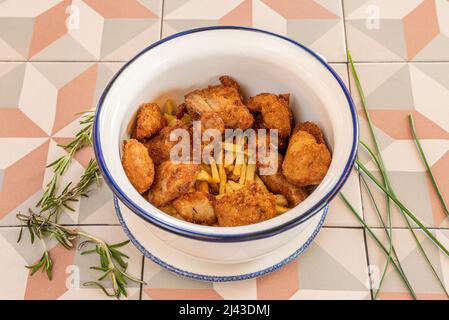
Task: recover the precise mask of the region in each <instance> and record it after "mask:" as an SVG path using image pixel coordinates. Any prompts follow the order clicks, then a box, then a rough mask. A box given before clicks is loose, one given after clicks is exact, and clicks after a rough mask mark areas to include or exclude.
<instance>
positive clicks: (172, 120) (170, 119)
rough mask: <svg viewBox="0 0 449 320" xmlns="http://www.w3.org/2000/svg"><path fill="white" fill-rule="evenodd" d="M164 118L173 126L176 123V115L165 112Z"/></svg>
mask: <svg viewBox="0 0 449 320" xmlns="http://www.w3.org/2000/svg"><path fill="white" fill-rule="evenodd" d="M164 118H165V119H166V120H167V123H168V125H169V126H172V125H174V124H176V117H175V116H173V115H171V114H167V113H164Z"/></svg>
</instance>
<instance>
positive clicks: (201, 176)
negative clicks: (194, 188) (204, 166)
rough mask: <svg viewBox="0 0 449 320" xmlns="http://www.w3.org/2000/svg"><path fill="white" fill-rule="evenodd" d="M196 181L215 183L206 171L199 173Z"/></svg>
mask: <svg viewBox="0 0 449 320" xmlns="http://www.w3.org/2000/svg"><path fill="white" fill-rule="evenodd" d="M196 180H199V181H206V182H209V183H214V181H213V179H212V177H211V175H210V174H209V173H207V172H206V171H204V170H201V171H200V173H198V175H197V176H196Z"/></svg>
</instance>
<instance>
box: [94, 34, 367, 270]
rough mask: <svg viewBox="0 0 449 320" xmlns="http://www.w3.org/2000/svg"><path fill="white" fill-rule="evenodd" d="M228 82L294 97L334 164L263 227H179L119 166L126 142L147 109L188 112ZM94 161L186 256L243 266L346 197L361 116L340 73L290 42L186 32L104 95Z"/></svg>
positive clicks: (135, 62) (157, 46)
mask: <svg viewBox="0 0 449 320" xmlns="http://www.w3.org/2000/svg"><path fill="white" fill-rule="evenodd" d="M224 74H226V75H230V76H231V77H233V78H235V79H236V80H237V81H238V82H239V83H240V85H241V88H242V93H243V95H244V96H245V97H249V96H251V95H255V94H257V93H261V92H274V93H291V102H290V107H291V109H292V112H293V115H294V118H295V121H296V122H298V121H306V120H308V121H313V122H315V123H317V124H318V125H319V126H320V127H321V128H322V130H323V132H324V134H325V138H326V141H327V143H328V145H329V147H330V149H331V150H332V156H333V158H332V162H331V165H330V168H329V171H328V173H327V175H326V177H325V178H324V180H323V181H322V183H321V184H320V185H319V186H318V187H317V188H316V189H315V191H314V192H313V193H312V194H311V195H310V196H309V197H308V198H307V199H306V200H305V201H303V202H302V203H301V204H299V205H298V206H296V207H295V208H293V209H291V210H290V211H288V212H287V213H285V214H283V215H280V216H278V217H276V218H273V219H271V220H268V221H264V222H261V223H257V224H253V225H248V226H241V227H229V228H219V227H211V226H201V225H196V224H192V223H188V222H185V221H181V220H178V219H176V218H174V217H171V216H170V215H168V214H166V213H164V212H162V211H161V210H159V209H158V208H156V207H154V206H153V205H151V204H150V203H149V202H147V201H146V200H145V199H144V198H143V197H142V196H141V195H140V194H139V193H138V192H137V191H136V190H135V189H134V187H133V186H132V185H131V183H130V182H129V180H128V178H127V177H126V174H125V172H124V170H123V168H122V165H121V142H122V141H123V140H124V139H126V138H128V136H129V133H128V132H129V130H128V127H129V123H130V122H131V121H132V119H133V117H134V115H135V113H136V111H137V109H138V107H139V105H140V104H141V103H143V102H147V101H155V102H158V103H163V102H164V101H165V100H166V99H167V98H170V99H172V100H174V101H175V103H180V102H181V101H182V99H183V96H184V94H185V93H187V92H189V91H191V90H192V89H194V88H200V87H204V86H207V85H208V84H212V83H216V82H217V79H218V77H219V76H220V75H224ZM93 135H94V149H95V155H96V158H97V161H98V164H99V166H100V169H101V171H102V174H103V176H104V179H105V181H106V183H107V184H108V185H109V186H110V188H111V189H112V191H113V192H114V194H115V195H117V197H118V198H119V199H120V201H121V202H123V203H124V204H125V205H126V206H127V207H128V208H130V209H131V210H132V211H133V212H134V213H136V214H137V215H139V216H140V217H141V218H143V219H145V220H146V221H148V222H150V223H151V224H153V225H155V226H156V227H157V228H154V230H156V231H155V232H156V233H157V235H158V236H159V237H160V238H162V239H163V240H164V241H166V242H167V243H169V244H170V245H171V246H173V247H175V248H176V249H178V250H181V251H183V252H186V253H188V254H191V255H193V256H196V257H198V258H201V259H207V260H213V261H220V262H238V261H245V260H248V259H254V258H257V257H260V256H262V255H265V254H268V253H269V252H271V251H273V250H276V248H279V247H280V246H282V245H283V244H285V243H286V242H288V241H289V240H291V239H292V238H293V237H294V236H295V235H297V233H298V232H302V231H303V230H304V228H305V225H307V221H308V219H309V218H310V217H312V216H314V215H315V214H317V213H318V212H321V211H322V210H323V209H324V208H325V207H326V206H327V205H328V203H329V201H331V200H332V199H333V197H334V196H335V195H336V194H337V193H338V192H339V190H340V189H341V187H342V186H343V184H344V183H345V181H346V180H347V178H348V176H349V173H350V171H351V169H352V166H353V164H354V161H355V156H356V152H357V141H358V135H359V130H358V123H357V117H356V111H355V107H354V104H353V102H352V99H351V97H350V94H349V92H348V90H347V89H346V87H345V85H344V83H343V81H342V80H341V79H340V77H339V76H338V75H337V74H336V72H335V71H334V70H333V69H332V68H331V67H330V66H329V65H328V64H327V63H326V62H325V61H324V60H323V59H322V58H321V57H320V56H319V55H318V54H316V53H314V52H313V51H311V50H310V49H308V48H306V47H304V46H303V45H301V44H299V43H297V42H295V41H293V40H291V39H288V38H286V37H283V36H280V35H277V34H274V33H270V32H267V31H262V30H257V29H251V28H244V27H207V28H200V29H194V30H189V31H185V32H181V33H178V34H175V35H173V36H170V37H168V38H165V39H163V40H161V41H159V42H157V43H154V44H152V45H151V46H149V47H147V48H146V49H144V50H143V51H142V52H140V53H139V54H138V55H137V56H136V57H134V58H133V59H132V60H130V61H129V62H128V63H127V64H126V65H124V66H123V67H122V68H121V69H120V71H119V72H118V73H117V74H116V75H115V76H114V78H113V79H112V80H111V82H110V83H109V84H108V86H107V87H106V89H105V91H104V93H103V95H102V97H101V99H100V101H99V104H98V109H97V114H96V118H95V124H94V133H93Z"/></svg>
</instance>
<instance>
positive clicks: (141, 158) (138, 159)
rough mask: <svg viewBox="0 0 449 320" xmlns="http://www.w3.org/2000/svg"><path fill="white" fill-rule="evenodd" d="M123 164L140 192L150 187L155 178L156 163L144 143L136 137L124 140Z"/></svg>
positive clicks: (127, 174) (132, 182) (130, 179)
mask: <svg viewBox="0 0 449 320" xmlns="http://www.w3.org/2000/svg"><path fill="white" fill-rule="evenodd" d="M122 164H123V169H124V170H125V173H126V176H127V177H128V179H129V181H130V182H131V184H132V185H133V186H134V188H136V190H137V191H138V192H139V193H144V192H145V191H147V190H148V189H150V187H151V185H152V184H153V180H154V164H153V160H151V157H150V155H149V154H148V150H147V148H145V146H144V145H143V144H141V143H140V142H139V141H137V140H135V139H130V140H126V141H124V145H123V157H122Z"/></svg>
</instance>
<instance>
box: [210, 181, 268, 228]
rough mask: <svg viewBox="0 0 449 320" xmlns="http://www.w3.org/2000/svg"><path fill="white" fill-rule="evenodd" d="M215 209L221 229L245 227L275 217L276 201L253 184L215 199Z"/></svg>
mask: <svg viewBox="0 0 449 320" xmlns="http://www.w3.org/2000/svg"><path fill="white" fill-rule="evenodd" d="M214 209H215V213H216V215H217V218H218V225H219V226H220V227H236V226H243V225H248V224H253V223H258V222H261V221H265V220H268V219H271V218H273V217H275V216H276V199H275V197H274V195H273V194H271V193H269V192H268V191H266V190H265V189H263V188H262V187H260V186H259V185H257V184H256V183H254V182H253V183H249V184H247V185H246V186H245V187H243V188H242V189H240V190H238V191H234V192H231V193H226V194H224V196H222V197H221V198H219V199H215V201H214Z"/></svg>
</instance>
